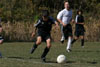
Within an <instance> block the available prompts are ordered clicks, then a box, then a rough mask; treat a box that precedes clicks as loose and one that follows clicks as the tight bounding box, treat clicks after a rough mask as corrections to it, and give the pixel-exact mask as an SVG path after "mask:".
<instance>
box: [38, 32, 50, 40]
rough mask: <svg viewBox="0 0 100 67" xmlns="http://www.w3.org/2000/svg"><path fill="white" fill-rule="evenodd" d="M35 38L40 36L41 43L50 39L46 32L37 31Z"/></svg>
mask: <svg viewBox="0 0 100 67" xmlns="http://www.w3.org/2000/svg"><path fill="white" fill-rule="evenodd" d="M37 36H41V37H42V41H45V42H46V40H47V39H51V35H50V33H46V32H41V31H38V33H37Z"/></svg>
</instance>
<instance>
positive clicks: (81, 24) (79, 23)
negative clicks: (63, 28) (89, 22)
mask: <svg viewBox="0 0 100 67" xmlns="http://www.w3.org/2000/svg"><path fill="white" fill-rule="evenodd" d="M76 24H81V25H84V23H83V22H78V23H76Z"/></svg>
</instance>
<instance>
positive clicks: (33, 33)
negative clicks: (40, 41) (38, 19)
mask: <svg viewBox="0 0 100 67" xmlns="http://www.w3.org/2000/svg"><path fill="white" fill-rule="evenodd" d="M36 31H37V28H35V29H34V31H33V32H32V35H31V37H32V38H33V37H34V36H35V34H36Z"/></svg>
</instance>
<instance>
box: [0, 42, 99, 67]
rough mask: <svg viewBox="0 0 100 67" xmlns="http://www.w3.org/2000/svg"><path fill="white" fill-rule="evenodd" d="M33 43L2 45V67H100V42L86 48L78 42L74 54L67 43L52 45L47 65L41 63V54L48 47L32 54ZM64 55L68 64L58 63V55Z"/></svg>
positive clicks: (0, 50) (41, 47)
mask: <svg viewBox="0 0 100 67" xmlns="http://www.w3.org/2000/svg"><path fill="white" fill-rule="evenodd" d="M32 45H33V43H32V42H12V43H4V44H2V45H0V52H2V55H3V58H0V67H100V42H86V43H85V47H84V48H82V47H81V46H80V42H76V43H75V44H74V45H73V47H72V52H70V53H68V52H66V50H65V49H66V43H64V44H61V43H59V42H58V43H52V47H51V50H50V52H49V53H48V55H47V63H42V62H41V59H40V57H41V54H42V52H43V50H44V48H45V46H46V44H45V43H42V44H41V45H40V46H39V47H38V48H37V49H36V51H35V52H34V54H30V53H29V52H30V49H31V47H32ZM60 54H64V55H65V56H66V57H67V62H66V63H64V64H58V63H56V58H57V56H58V55H60Z"/></svg>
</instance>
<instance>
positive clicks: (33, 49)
mask: <svg viewBox="0 0 100 67" xmlns="http://www.w3.org/2000/svg"><path fill="white" fill-rule="evenodd" d="M37 46H38V45H37V44H36V43H35V44H34V45H33V47H32V50H31V54H32V53H33V52H34V51H35V50H36V48H37Z"/></svg>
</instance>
